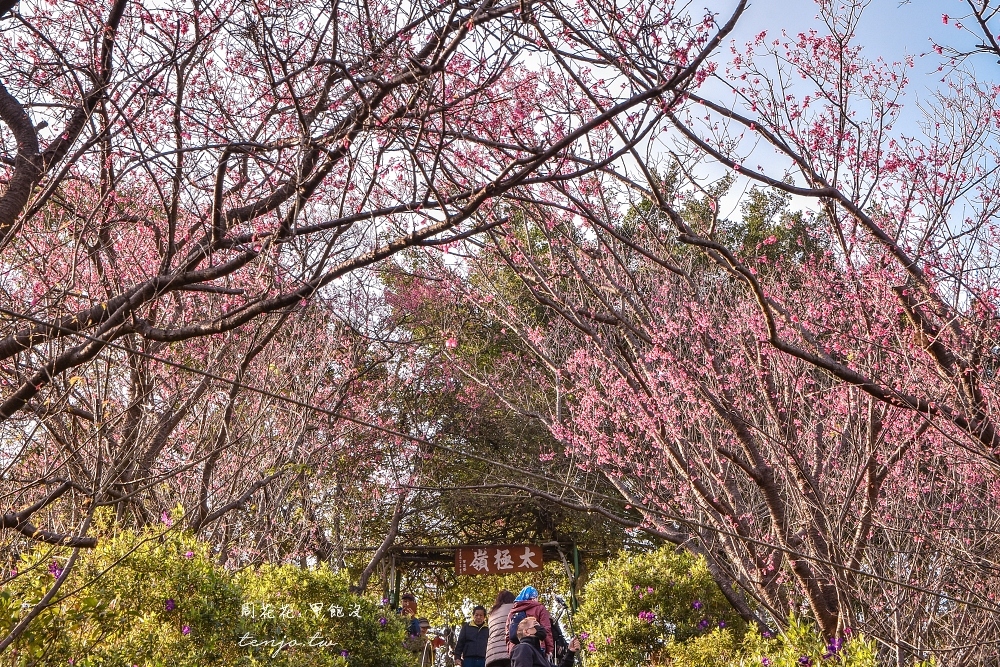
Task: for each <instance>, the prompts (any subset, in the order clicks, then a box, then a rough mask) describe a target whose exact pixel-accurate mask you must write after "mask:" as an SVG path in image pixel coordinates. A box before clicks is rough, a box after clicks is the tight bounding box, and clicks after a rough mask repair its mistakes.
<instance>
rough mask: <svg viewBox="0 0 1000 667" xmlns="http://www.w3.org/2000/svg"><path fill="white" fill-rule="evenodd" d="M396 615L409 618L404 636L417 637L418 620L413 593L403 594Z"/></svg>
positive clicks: (418, 630)
mask: <svg viewBox="0 0 1000 667" xmlns="http://www.w3.org/2000/svg"><path fill="white" fill-rule="evenodd" d="M397 613H399V614H400V615H401V616H408V617H409V618H410V621H409V623H407V625H406V634H407V635H409V636H410V637H417V636H419V635H420V620H419V619H418V618H417V598H416V597H414V595H413V593H403V597H402V598H400V605H399V610H398V612H397Z"/></svg>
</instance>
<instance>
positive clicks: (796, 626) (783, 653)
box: [670, 618, 877, 667]
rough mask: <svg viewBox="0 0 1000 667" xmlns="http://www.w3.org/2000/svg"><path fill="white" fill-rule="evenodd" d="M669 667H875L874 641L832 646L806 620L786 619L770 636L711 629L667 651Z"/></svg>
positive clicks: (754, 631)
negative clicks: (778, 631) (781, 630)
mask: <svg viewBox="0 0 1000 667" xmlns="http://www.w3.org/2000/svg"><path fill="white" fill-rule="evenodd" d="M670 657H671V660H672V662H671V665H672V667H721V666H731V667H736V666H737V665H739V666H740V667H744V666H745V667H750V666H756V667H804V666H806V665H809V666H811V667H826V666H829V667H876V664H877V662H876V656H875V644H874V642H871V641H868V640H866V639H865V638H864V637H854V638H851V639H849V640H846V641H843V642H842V644H840V645H839V646H836V647H834V646H833V645H831V643H830V642H827V641H825V640H824V639H823V638H822V637H821V636H820V634H819V633H818V632H816V631H815V629H814V628H813V627H812V626H811V625H809V624H808V623H805V622H802V621H800V620H796V619H794V618H793V619H790V621H789V625H788V629H787V630H786V631H785V632H784V633H782V634H778V635H776V636H774V637H771V638H765V637H763V636H762V635H761V634H760V633H759V632H758V631H757V629H756V628H751V629H750V630H749V631H748V632H747V633H746V635H744V637H743V638H742V639H739V638H738V637H737V636H736V633H734V632H732V631H730V630H729V629H725V630H715V631H713V632H711V633H709V634H707V635H702V636H700V637H693V638H691V639H689V640H688V641H686V642H683V643H678V644H677V645H675V646H672V647H671V650H670Z"/></svg>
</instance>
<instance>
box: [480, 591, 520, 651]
mask: <svg viewBox="0 0 1000 667" xmlns="http://www.w3.org/2000/svg"><path fill="white" fill-rule="evenodd" d="M513 606H514V594H513V593H511V592H510V591H508V590H506V589H505V590H502V591H500V592H499V593H498V594H497V601H496V603H494V605H493V608H492V609H490V612H489V620H488V624H489V627H490V639H489V642H488V643H487V644H486V667H510V653H508V652H507V615H508V614H510V610H511V608H512V607H513Z"/></svg>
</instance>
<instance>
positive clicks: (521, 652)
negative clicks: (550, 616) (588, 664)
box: [510, 616, 580, 667]
mask: <svg viewBox="0 0 1000 667" xmlns="http://www.w3.org/2000/svg"><path fill="white" fill-rule="evenodd" d="M546 634H547V633H546V632H545V628H544V627H543V626H542V624H541V623H539V622H538V619H537V618H535V617H534V616H528V617H527V618H525V619H524V620H522V621H521V622H520V623H518V624H517V640H518V643H517V644H515V645H514V650H513V651H511V653H510V667H552V663H550V662H549V659H548V657H547V656H546V655H545V653H544V651H543V650H542V645H543V642H544V641H545V637H546ZM579 650H580V640H579V639H577V638H576V637H574V638H573V640H572V641H571V642H570V643H569V646H568V647H567V651H566V653H564V654H563V657H562V660H561V661H560V662H559V667H572V665H573V661H574V660H575V659H576V653H577V651H579Z"/></svg>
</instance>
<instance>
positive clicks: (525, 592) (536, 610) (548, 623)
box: [504, 586, 555, 655]
mask: <svg viewBox="0 0 1000 667" xmlns="http://www.w3.org/2000/svg"><path fill="white" fill-rule="evenodd" d="M520 612H524V614H525V615H526V616H534V617H535V619H536V620H537V621H538V623H539V625H541V626H542V627H543V628H544V629H545V632H544V635H545V636H544V638H543V640H542V643H543V644H544V651H545V653H546V654H547V655H552V653H554V652H555V642H553V640H552V618H551V617H550V616H549V610H548V609H546V608H545V605H543V604H542V603H541V602H539V601H538V591H537V590H535V587H534V586H525V587H524V588H522V589H521V592H520V593H518V594H517V597H516V598H514V606H512V607H511V608H510V612H509V613H508V614H507V624H506V625H505V626H504V634H505V636H506V637H507V652H508V653H510V652H512V651H513V650H514V647H515V646H516V645H517V644H516V642H513V641H511V635H512V633H511V631H510V630H511V627H510V624H511V621H512V620H513V618H514V616H516V615H517V614H518V613H520ZM515 630H516V628H515Z"/></svg>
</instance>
